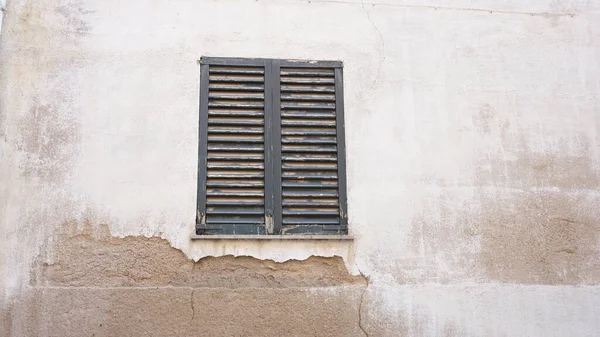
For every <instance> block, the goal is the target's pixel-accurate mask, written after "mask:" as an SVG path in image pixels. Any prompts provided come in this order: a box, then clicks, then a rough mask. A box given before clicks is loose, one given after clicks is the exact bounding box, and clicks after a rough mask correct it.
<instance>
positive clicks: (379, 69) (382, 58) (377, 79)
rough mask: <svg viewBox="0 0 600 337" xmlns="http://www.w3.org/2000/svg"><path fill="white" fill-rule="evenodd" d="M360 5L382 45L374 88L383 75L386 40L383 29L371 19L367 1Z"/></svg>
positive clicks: (372, 85)
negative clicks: (366, 5)
mask: <svg viewBox="0 0 600 337" xmlns="http://www.w3.org/2000/svg"><path fill="white" fill-rule="evenodd" d="M360 7H361V8H362V10H363V12H365V14H366V15H367V20H369V22H370V23H371V25H372V26H373V29H374V30H375V32H376V33H377V35H378V36H379V42H380V47H381V56H380V60H379V64H378V65H377V75H376V76H375V79H374V80H373V84H371V88H373V87H374V86H375V85H376V84H377V82H378V81H379V77H380V76H381V67H382V66H383V62H384V61H385V41H384V39H383V34H381V31H380V30H379V28H377V25H376V24H375V22H374V21H373V19H371V13H369V11H367V9H366V8H365V2H364V1H363V0H361V2H360Z"/></svg>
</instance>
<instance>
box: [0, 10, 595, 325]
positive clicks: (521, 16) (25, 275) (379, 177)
mask: <svg viewBox="0 0 600 337" xmlns="http://www.w3.org/2000/svg"><path fill="white" fill-rule="evenodd" d="M201 55H208V56H229V57H272V58H296V59H325V60H342V61H343V62H344V77H345V99H346V106H345V109H346V135H347V157H348V158H347V164H348V189H349V216H350V231H351V234H352V235H353V236H354V237H355V240H354V242H352V243H339V242H333V243H315V242H295V243H289V242H266V243H265V242H263V243H257V242H252V241H247V242H192V241H190V240H189V236H190V234H192V232H193V227H194V213H195V200H196V196H195V192H196V168H197V162H196V160H197V133H198V129H197V128H198V127H197V124H198V81H199V68H198V64H197V60H198V58H199V57H200V56H201ZM599 93H600V1H593V0H592V1H590V0H587V1H586V0H577V1H568V2H567V1H563V2H561V1H555V0H553V1H529V2H525V3H523V2H522V1H516V0H515V1H513V0H510V1H503V2H497V1H487V0H477V1H466V0H459V1H452V2H450V1H446V0H427V1H426V2H422V1H418V2H417V1H389V0H384V1H377V2H375V3H370V2H363V3H361V2H359V1H319V0H313V1H310V2H309V1H296V0H290V1H274V0H257V1H246V0H228V1H221V0H219V1H216V0H214V1H190V0H173V1H167V0H152V1H127V2H124V1H116V0H109V1H89V0H48V1H33V0H8V3H7V4H6V12H5V15H4V19H3V22H2V31H1V37H0V126H1V128H0V137H1V138H0V140H1V142H0V155H1V160H0V167H1V170H0V179H1V180H0V198H1V199H0V226H1V227H0V229H1V231H2V233H3V235H1V236H0V286H1V288H2V289H3V291H2V292H1V295H0V296H1V299H2V303H3V305H2V310H3V314H0V334H1V333H5V334H7V335H12V336H22V335H32V336H34V335H48V336H54V335H56V336H60V335H64V334H65V333H66V332H65V331H67V332H68V333H72V334H75V335H81V334H82V333H83V332H86V333H87V332H90V333H96V335H103V334H104V335H107V336H110V335H114V334H122V335H132V334H133V335H135V334H140V335H143V334H150V335H152V334H155V335H169V334H172V335H181V334H183V333H189V332H190V331H192V332H193V331H197V329H198V326H200V327H202V326H206V322H205V321H202V319H206V317H207V315H208V312H210V313H213V314H214V315H216V316H214V317H213V318H214V319H213V320H212V321H217V322H222V324H217V325H216V327H215V328H214V329H217V330H214V329H213V330H207V331H206V333H210V334H213V335H219V334H224V335H232V334H234V335H235V334H238V335H261V334H262V335H274V334H278V335H307V334H311V333H316V334H319V332H320V333H323V332H325V331H330V330H327V329H333V328H332V327H337V326H339V327H340V329H341V330H340V329H337V330H336V329H333V330H331V332H330V333H326V334H339V335H352V334H356V335H360V334H362V333H363V332H367V333H369V335H371V336H378V335H379V336H398V335H411V336H414V335H456V336H482V335H493V336H514V335H526V336H541V335H561V336H570V335H580V336H586V335H589V336H593V335H598V334H600V320H598V319H597V317H600V292H599V289H600V287H599V285H600V256H599V255H600V238H599V234H600V206H599V205H600V190H599V187H600V136H599V132H600V97H599V95H600V94H599ZM149 237H157V238H154V239H148V238H149ZM159 238H161V239H159ZM148 240H150V241H148ZM153 240H158V241H156V242H155V241H153ZM155 245H156V246H155ZM131 246H135V247H138V248H139V249H135V250H132V249H128V248H127V247H131ZM158 247H162V248H158ZM165 249H166V250H165ZM171 250H172V251H171ZM160 252H163V253H164V254H165V255H162V254H163V253H160ZM226 255H234V256H252V257H255V258H257V259H262V260H273V261H276V262H281V263H280V264H277V263H273V264H272V262H269V261H262V262H261V261H259V260H252V259H250V260H235V259H234V260H235V261H238V262H236V263H235V264H234V266H233V267H232V266H230V265H228V263H229V262H227V261H228V260H226V259H229V257H226V258H222V259H223V260H219V261H220V262H218V263H217V265H216V267H214V268H212V269H211V268H209V269H203V268H204V267H202V266H203V265H202V263H206V259H202V258H203V257H207V256H226ZM98 256H102V258H98ZM132 256H133V257H135V259H133V258H132ZM311 256H321V257H330V258H329V259H324V260H314V258H309V257H311ZM333 256H339V257H341V260H340V259H335V258H331V257H333ZM188 258H189V259H193V260H195V261H198V260H199V262H198V263H193V262H191V261H189V260H188ZM306 259H308V260H306ZM291 260H306V261H305V262H304V263H305V265H304V267H302V266H303V265H302V264H300V265H298V266H296V265H293V264H292V265H290V263H296V262H294V261H291ZM249 261H252V262H249ZM284 261H291V262H285V263H284ZM173 265H177V266H180V268H181V269H177V270H176V271H168V270H170V269H169V266H173ZM342 265H343V266H345V268H346V269H347V272H346V271H344V272H343V273H339V268H340V266H342ZM178 268H179V267H178ZM298 268H299V269H298ZM303 268H305V269H303ZM312 268H317V269H315V270H319V271H320V272H319V273H317V274H314V275H313V276H312V278H309V279H310V280H312V281H306V282H302V281H299V280H303V279H304V278H305V277H307V276H306V275H307V273H308V274H310V273H309V272H308V271H309V270H311V269H312ZM319 268H321V269H319ZM332 268H333V269H332ZM230 270H247V272H246V273H242V274H239V275H238V274H235V275H230V274H227V272H229V271H230ZM331 270H335V273H333V274H331V275H332V276H330V278H331V280H337V281H331V282H325V283H323V282H321V280H320V278H319V277H318V275H321V274H320V273H321V271H322V273H323V274H324V275H329V274H327V273H329V272H331ZM224 272H225V274H224V275H225V276H223V277H221V278H220V280H221V281H218V280H217V281H214V280H213V281H210V282H209V281H202V282H200V281H193V282H192V281H189V280H196V279H197V277H200V276H198V275H213V274H216V275H221V274H222V273H224ZM280 273H284V274H285V273H288V274H285V275H287V276H285V277H283V278H281V276H280ZM348 273H350V274H352V275H359V274H362V275H363V276H364V277H361V276H356V278H353V277H351V276H350V275H348ZM89 275H98V277H97V278H96V277H92V278H89ZM255 278H256V279H257V280H258V279H262V280H263V281H256V283H252V282H250V283H247V280H254V279H255ZM231 279H234V280H236V282H233V283H231V284H229V283H227V282H230V281H227V280H231ZM272 279H274V280H280V281H277V282H275V283H273V282H270V281H268V280H272ZM181 280H187V281H181ZM202 280H204V279H202ZM211 280H212V279H211ZM265 280H266V281H265ZM197 282H200V283H197ZM219 282H226V283H227V284H228V286H227V288H230V290H231V291H230V294H229V293H226V294H225V295H223V293H222V289H220V288H219ZM366 282H368V287H367V285H366ZM148 287H151V288H152V289H155V290H152V291H154V292H151V289H149V288H148ZM257 288H260V289H263V291H262V292H261V291H258V292H253V291H255V290H256V289H257ZM253 289H254V290H253ZM227 294H229V295H227ZM259 294H264V296H266V297H267V298H271V299H272V302H269V301H271V300H269V301H267V300H265V299H261V298H260V296H259ZM146 296H150V297H152V296H154V297H152V298H156V299H157V301H163V300H164V298H168V299H169V300H168V301H167V302H168V303H170V304H168V308H169V309H168V310H166V309H165V308H164V307H161V308H162V309H160V310H163V311H160V310H159V308H158V307H156V310H153V309H152V308H154V307H155V306H153V305H154V304H152V303H146V302H144V301H147V300H144V299H145V298H146ZM222 296H234V297H235V296H237V297H236V300H235V301H237V302H235V303H237V304H236V305H237V306H239V307H240V309H239V310H242V311H243V310H244V308H245V307H247V308H254V309H253V310H257V311H256V312H255V311H252V310H250V309H248V310H249V311H245V313H243V314H241V315H240V318H239V320H238V321H235V322H233V323H232V320H231V316H229V314H228V312H227V310H230V309H229V308H227V307H219V305H220V304H219V303H220V301H223V297H222ZM269 296H271V297H269ZM86 298H87V299H88V300H87V301H86ZM91 298H94V299H95V300H94V301H95V302H94V301H92V300H91ZM282 299H288V300H289V301H292V302H294V303H296V304H295V306H294V305H290V304H289V303H288V302H289V301H284V300H282ZM230 300H231V299H230ZM277 300H282V301H283V302H285V303H288V304H281V306H280V307H277V306H274V305H272V303H279V302H277ZM136 301H141V303H143V304H144V306H145V310H146V311H144V312H143V313H142V314H140V315H141V316H140V317H141V318H140V319H141V321H140V322H142V323H146V324H142V323H139V325H136V324H137V323H136V324H134V323H131V324H130V325H128V324H126V323H124V322H123V321H121V320H120V319H121V318H120V317H121V315H127V314H128V313H131V312H135V311H136V309H135V308H134V307H133V305H132V304H131V303H137V302H136ZM195 301H196V302H195ZM198 301H199V302H198ZM202 301H204V302H202ZM232 301H233V300H232ZM180 302H181V303H180ZM283 302H282V303H283ZM65 303H66V304H65ZM94 303H96V304H98V303H99V304H98V305H95V304H94ZM128 303H129V304H128ZM165 303H166V302H165ZM194 303H197V305H194ZM128 305H130V306H128ZM165 305H167V304H165ZM204 306H206V308H207V309H205V311H204V312H203V314H200V315H199V317H201V318H198V319H196V318H197V313H196V311H195V309H196V308H200V307H204ZM256 308H260V310H259V309H256ZM307 308H308V309H307ZM311 308H314V309H315V310H309V309H311ZM59 309H60V310H59ZM71 309H73V310H71ZM113 309H114V310H113ZM317 309H318V310H317ZM61 310H62V311H61ZM190 310H191V313H192V315H191V317H192V318H193V319H191V320H189V321H191V323H190V322H189V321H188V320H187V319H186V322H188V323H187V325H185V324H183V325H182V324H180V323H177V322H179V321H178V319H179V318H180V316H182V315H183V312H184V311H185V312H186V314H185V315H187V313H188V311H190ZM286 310H289V311H291V312H294V311H298V310H300V311H302V310H304V311H303V314H302V315H300V316H297V317H295V318H293V319H292V318H289V317H288V318H289V320H288V321H287V323H286V324H282V323H281V318H280V313H281V312H285V311H286ZM248 312H250V313H248ZM326 312H327V313H329V314H331V312H339V317H337V322H338V323H336V324H337V325H335V324H334V325H331V323H328V322H331V321H327V320H324V319H323V317H329V316H327V315H329V314H326ZM88 314H89V315H88ZM86 315H87V316H86ZM170 315H172V317H171V316H170ZM261 315H267V316H269V315H272V316H273V317H271V316H269V317H271V318H268V319H265V320H266V321H264V322H263V323H264V324H262V325H259V326H256V323H255V322H256V321H260V319H259V318H260V317H263V316H261ZM334 316H335V315H334ZM65 317H67V318H65ZM69 317H71V318H69ZM90 317H95V318H94V319H91V318H90ZM98 317H104V318H105V320H104V321H101V322H100V321H99V322H100V323H98V324H96V321H94V320H100V319H101V318H98ZM152 317H157V318H160V319H157V320H152V319H151V318H152ZM186 317H187V316H186ZM243 317H246V318H245V319H244V318H243ZM171 318H172V319H171ZM61 319H66V321H64V322H63V321H61ZM199 320H200V321H199ZM307 320H308V321H310V322H311V323H310V324H308V325H309V327H308V328H307V327H306V326H305V325H306V322H307ZM92 321H93V322H92ZM148 321H152V322H154V323H153V324H155V325H156V329H154V330H153V329H149V330H148V331H146V332H142V331H143V329H148V327H149V326H150V327H152V326H153V325H152V324H150V325H149V324H148ZM332 321H335V319H332ZM57 322H62V323H60V324H59V323H57ZM102 322H104V323H102ZM136 322H137V321H136ZM203 322H204V323H203ZM99 324H103V325H102V327H100V326H99ZM328 324H329V325H328ZM107 326H109V328H107ZM223 326H225V327H231V326H235V327H238V328H239V329H238V330H235V329H234V330H231V331H230V330H219V329H223ZM177 327H180V329H182V330H180V331H179V330H177V329H179V328H177ZM2 328H3V329H4V330H2ZM61 329H62V330H61ZM78 329H79V330H78ZM102 329H104V330H102ZM106 329H108V330H106ZM111 329H112V330H111ZM119 329H121V330H119ZM161 329H163V330H161ZM240 329H241V330H240ZM244 329H246V330H244ZM278 329H279V330H278ZM306 329H308V330H306ZM310 329H314V331H312V330H310ZM344 329H347V330H344ZM144 331H145V330H144ZM232 331H233V332H232ZM336 331H337V332H336Z"/></svg>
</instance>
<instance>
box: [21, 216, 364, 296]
mask: <svg viewBox="0 0 600 337" xmlns="http://www.w3.org/2000/svg"><path fill="white" fill-rule="evenodd" d="M92 228H94V229H92ZM103 228H104V229H103ZM49 245H52V246H53V247H51V248H50V247H48V246H49ZM46 246H47V248H50V249H48V251H49V253H48V254H44V255H40V256H39V257H38V258H37V263H36V264H35V265H34V268H33V269H32V273H31V274H32V275H31V285H32V286H60V287H69V286H71V287H148V286H177V287H196V288H198V287H208V288H211V287H212V288H244V287H251V288H290V287H292V288H293V287H296V288H300V287H328V286H339V285H343V284H366V279H365V278H364V277H363V276H353V275H351V274H349V273H348V270H347V269H346V267H345V265H344V262H343V260H342V259H341V258H340V257H330V258H323V257H315V256H313V257H309V258H308V259H306V260H302V261H299V260H288V261H286V262H281V263H278V262H274V261H271V260H258V259H256V258H253V257H244V256H238V257H234V256H231V255H228V256H222V257H204V258H202V259H200V260H199V261H197V262H194V261H192V260H191V259H189V258H188V257H187V256H185V254H183V253H182V252H181V251H179V250H177V249H174V248H172V247H171V246H170V245H169V243H168V241H166V240H164V239H160V238H146V237H125V238H115V237H111V236H110V233H109V232H108V229H107V227H106V226H92V224H91V223H89V222H88V223H86V225H85V226H84V229H83V230H82V231H80V230H78V229H77V224H76V223H67V224H66V225H65V226H64V227H63V228H61V230H60V232H59V233H58V234H57V235H55V236H54V237H53V238H52V240H51V242H49V243H47V244H46Z"/></svg>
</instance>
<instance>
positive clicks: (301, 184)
mask: <svg viewBox="0 0 600 337" xmlns="http://www.w3.org/2000/svg"><path fill="white" fill-rule="evenodd" d="M280 78H281V80H280V92H281V96H280V101H281V106H280V110H281V163H282V166H281V168H282V176H281V178H282V179H281V183H282V215H283V220H282V233H284V234H285V233H288V234H292V233H319V232H322V231H327V230H336V231H337V230H339V229H340V228H339V225H340V217H339V216H340V207H339V206H340V205H339V193H338V190H339V184H338V178H339V177H338V157H337V132H336V97H335V74H334V70H333V69H331V68H293V67H282V68H281V71H280Z"/></svg>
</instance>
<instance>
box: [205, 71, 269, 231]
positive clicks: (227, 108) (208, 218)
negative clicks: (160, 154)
mask: <svg viewBox="0 0 600 337" xmlns="http://www.w3.org/2000/svg"><path fill="white" fill-rule="evenodd" d="M204 67H205V69H204V70H205V71H204V72H203V73H202V76H204V77H205V76H206V75H208V78H203V79H202V80H203V81H204V82H205V84H206V83H207V84H208V85H207V92H205V95H203V97H202V98H204V99H205V100H206V98H207V99H208V100H207V101H205V102H202V104H201V107H203V105H204V107H205V109H206V112H205V114H204V116H203V114H202V112H201V123H202V122H204V123H206V125H205V127H206V130H201V133H204V135H205V136H206V141H205V142H203V141H201V142H200V143H201V144H200V146H205V149H201V155H200V159H201V161H205V169H204V170H203V171H204V173H205V175H204V179H205V183H204V184H205V186H204V187H203V188H204V191H201V192H200V194H199V197H203V198H205V200H203V201H204V202H203V203H202V204H203V207H202V208H203V210H201V212H200V213H201V214H200V219H199V220H200V223H201V225H202V226H201V228H200V229H201V230H204V231H211V230H212V231H214V232H217V233H219V234H264V233H265V136H264V133H265V67H264V66H260V65H254V66H247V65H218V64H217V65H214V64H211V65H206V66H204ZM205 86H206V85H205ZM202 117H205V120H202ZM201 128H202V127H201ZM203 152H205V156H204V155H203V154H204V153H203ZM204 158H205V159H204ZM202 192H203V193H202Z"/></svg>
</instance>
